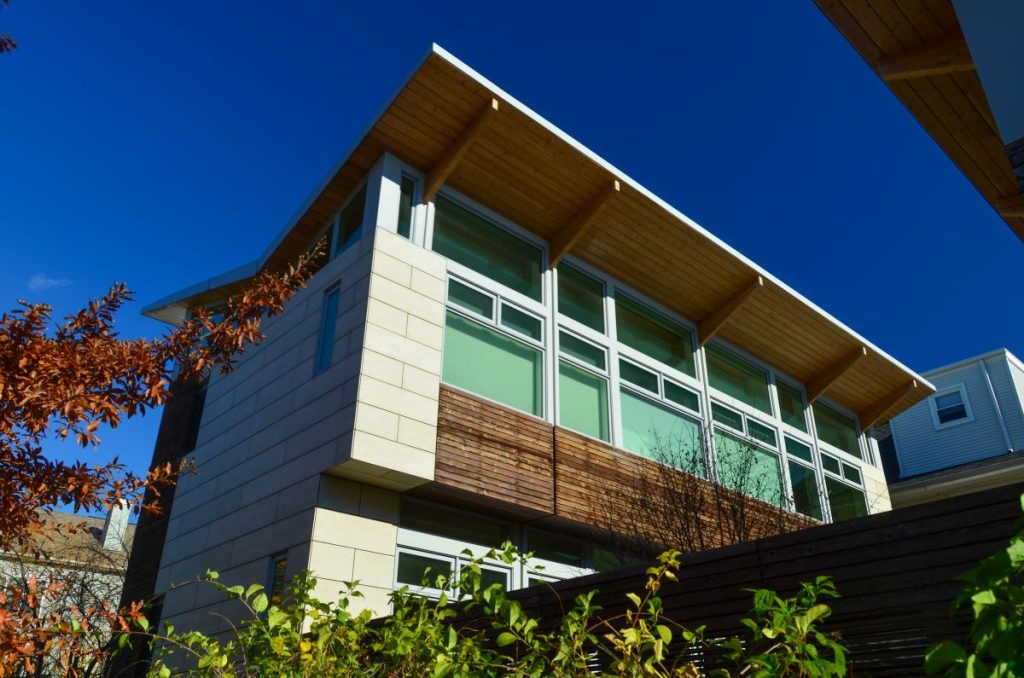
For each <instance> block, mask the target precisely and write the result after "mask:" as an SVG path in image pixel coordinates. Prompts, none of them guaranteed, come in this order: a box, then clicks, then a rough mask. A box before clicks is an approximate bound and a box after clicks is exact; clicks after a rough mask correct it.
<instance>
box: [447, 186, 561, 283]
mask: <svg viewBox="0 0 1024 678" xmlns="http://www.w3.org/2000/svg"><path fill="white" fill-rule="evenodd" d="M434 205H435V210H436V211H435V216H434V242H433V249H434V251H435V252H437V253H439V254H442V255H444V256H446V257H448V258H449V259H452V260H453V261H457V262H458V263H460V264H462V265H463V266H468V267H469V268H471V269H473V270H474V271H476V272H477V273H481V274H483V275H485V276H487V277H488V278H491V279H492V280H496V281H497V282H499V283H501V284H502V285H507V286H508V287H511V288H512V289H514V290H516V291H517V292H520V293H522V294H525V295H526V296H528V297H530V298H531V299H536V300H537V301H540V300H541V251H540V249H539V248H537V247H534V246H533V245H531V244H530V243H528V242H526V241H525V240H521V239H519V238H517V237H516V236H514V235H512V234H511V233H509V232H508V231H506V230H505V229H503V228H501V227H499V226H495V225H494V224H492V223H491V222H489V221H487V220H486V219H483V218H481V217H479V216H477V215H476V214H473V213H472V212H470V211H469V210H467V209H466V208H464V207H462V206H460V205H457V204H455V203H454V202H452V201H451V200H448V199H446V198H443V197H437V198H435V200H434Z"/></svg>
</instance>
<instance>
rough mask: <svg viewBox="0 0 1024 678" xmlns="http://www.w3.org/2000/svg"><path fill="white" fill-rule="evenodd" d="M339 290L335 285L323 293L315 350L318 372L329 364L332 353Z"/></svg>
mask: <svg viewBox="0 0 1024 678" xmlns="http://www.w3.org/2000/svg"><path fill="white" fill-rule="evenodd" d="M340 294H341V292H340V291H339V289H338V288H337V287H335V288H334V289H333V290H331V291H330V292H328V293H327V294H325V295H324V309H323V313H322V315H321V316H320V336H319V338H318V340H317V341H318V345H319V348H318V349H317V352H316V371H317V373H318V374H319V373H320V372H323V371H324V370H326V369H327V368H328V367H330V366H331V357H332V355H333V354H334V328H335V327H336V326H337V323H338V297H339V296H340Z"/></svg>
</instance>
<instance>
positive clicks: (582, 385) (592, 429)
mask: <svg viewBox="0 0 1024 678" xmlns="http://www.w3.org/2000/svg"><path fill="white" fill-rule="evenodd" d="M558 422H559V423H560V424H561V425H562V426H565V427H566V428H571V429H573V430H574V431H579V432H580V433H585V434H587V435H588V436H593V437H595V438H600V439H601V440H605V441H608V440H611V437H610V435H609V433H608V381H607V380H606V379H604V378H602V377H599V376H598V375H596V374H592V373H590V372H588V371H586V370H582V369H580V368H578V367H576V366H575V365H572V364H570V363H567V362H566V361H564V360H562V361H559V364H558Z"/></svg>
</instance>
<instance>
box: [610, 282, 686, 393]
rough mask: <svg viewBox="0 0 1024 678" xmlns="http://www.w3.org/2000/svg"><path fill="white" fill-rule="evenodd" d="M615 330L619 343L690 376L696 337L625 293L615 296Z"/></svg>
mask: <svg viewBox="0 0 1024 678" xmlns="http://www.w3.org/2000/svg"><path fill="white" fill-rule="evenodd" d="M615 328H616V332H617V334H618V339H619V341H620V342H622V343H623V344H625V345H626V346H629V347H630V348H634V349H636V350H637V351H640V352H641V353H643V354H644V355H646V356H650V357H651V358H654V359H655V360H659V361H661V362H663V363H665V364H666V365H668V366H669V367H671V368H673V369H676V370H679V371H680V372H682V373H684V374H688V375H690V376H691V377H692V376H695V375H696V371H695V369H694V364H693V335H692V334H690V332H689V331H688V330H686V329H685V328H684V327H682V326H680V325H678V324H677V323H674V322H672V321H671V320H668V319H667V318H665V317H664V316H662V315H660V314H658V313H656V312H654V311H652V310H650V309H649V308H647V307H646V306H644V305H643V304H641V303H639V302H637V301H634V300H633V299H631V298H630V297H628V296H626V295H624V294H621V293H619V294H616V295H615Z"/></svg>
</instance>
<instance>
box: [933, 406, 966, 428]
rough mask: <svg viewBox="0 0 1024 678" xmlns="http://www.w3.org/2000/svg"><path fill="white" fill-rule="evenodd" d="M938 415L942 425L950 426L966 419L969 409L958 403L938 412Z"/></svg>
mask: <svg viewBox="0 0 1024 678" xmlns="http://www.w3.org/2000/svg"><path fill="white" fill-rule="evenodd" d="M936 415H938V418H939V423H940V424H948V423H949V422H951V421H956V420H957V419H966V418H967V408H966V407H964V406H963V405H962V404H959V403H958V404H954V405H950V406H949V407H944V408H942V409H940V410H937V411H936Z"/></svg>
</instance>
